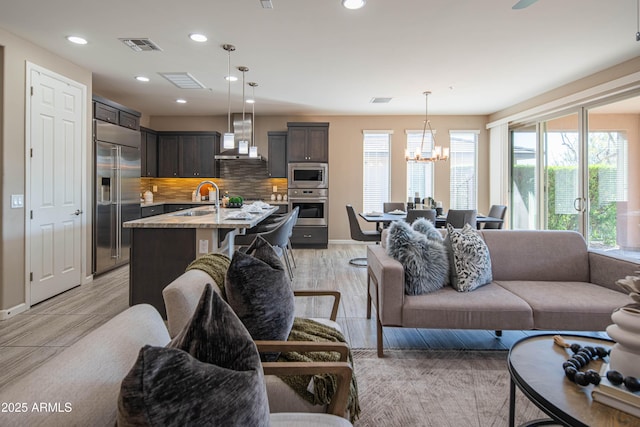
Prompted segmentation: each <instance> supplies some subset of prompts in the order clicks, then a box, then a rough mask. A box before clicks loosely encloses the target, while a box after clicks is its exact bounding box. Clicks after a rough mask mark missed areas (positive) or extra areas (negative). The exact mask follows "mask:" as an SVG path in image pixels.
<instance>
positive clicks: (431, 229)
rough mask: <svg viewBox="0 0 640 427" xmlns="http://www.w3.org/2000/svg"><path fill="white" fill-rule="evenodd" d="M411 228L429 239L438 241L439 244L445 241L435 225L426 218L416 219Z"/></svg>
mask: <svg viewBox="0 0 640 427" xmlns="http://www.w3.org/2000/svg"><path fill="white" fill-rule="evenodd" d="M411 228H413V229H414V230H416V231H417V232H419V233H422V234H424V235H425V236H426V238H427V239H430V240H437V241H439V242H442V240H443V239H444V238H443V237H442V234H441V233H440V232H439V231H438V229H437V228H436V227H435V226H434V225H433V223H432V222H431V221H429V220H428V219H426V218H416V220H415V221H413V224H411Z"/></svg>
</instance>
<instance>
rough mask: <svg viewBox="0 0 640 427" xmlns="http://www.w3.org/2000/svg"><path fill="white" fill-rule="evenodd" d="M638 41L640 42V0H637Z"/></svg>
mask: <svg viewBox="0 0 640 427" xmlns="http://www.w3.org/2000/svg"><path fill="white" fill-rule="evenodd" d="M636 12H637V13H636V28H637V29H638V30H637V31H636V41H637V42H640V0H638V1H636Z"/></svg>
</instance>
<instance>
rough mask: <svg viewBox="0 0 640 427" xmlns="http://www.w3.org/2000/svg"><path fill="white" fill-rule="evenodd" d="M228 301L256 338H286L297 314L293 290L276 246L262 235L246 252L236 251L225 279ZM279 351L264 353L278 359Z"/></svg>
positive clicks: (267, 358) (264, 356) (284, 339)
mask: <svg viewBox="0 0 640 427" xmlns="http://www.w3.org/2000/svg"><path fill="white" fill-rule="evenodd" d="M225 290H226V293H227V301H228V302H229V305H230V306H231V308H233V311H235V313H236V314H237V315H238V317H239V318H240V320H242V323H244V326H245V327H246V328H247V330H248V331H249V333H250V334H251V336H252V337H253V339H254V340H278V341H286V340H287V338H288V337H289V333H290V332H291V327H292V326H293V318H294V314H295V307H294V296H293V289H292V288H291V281H290V280H289V277H288V276H287V272H286V271H285V269H284V266H283V265H282V262H281V261H280V258H279V257H278V255H277V254H276V252H275V251H274V250H273V247H272V246H271V245H270V244H269V242H267V241H266V240H265V239H264V238H263V237H261V236H258V237H256V239H255V240H254V241H253V243H252V244H251V246H249V249H248V250H247V252H246V253H242V252H240V251H236V252H235V254H234V255H233V258H232V259H231V264H230V265H229V269H228V270H227V277H226V281H225ZM278 355H279V354H278V353H263V354H262V357H263V360H266V361H275V360H276V359H277V358H278Z"/></svg>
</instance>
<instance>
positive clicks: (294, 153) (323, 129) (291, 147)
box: [287, 122, 329, 163]
mask: <svg viewBox="0 0 640 427" xmlns="http://www.w3.org/2000/svg"><path fill="white" fill-rule="evenodd" d="M287 127H288V133H287V157H288V161H289V162H319V163H327V162H329V123H325V122H318V123H315V122H289V123H287Z"/></svg>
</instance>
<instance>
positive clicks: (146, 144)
mask: <svg viewBox="0 0 640 427" xmlns="http://www.w3.org/2000/svg"><path fill="white" fill-rule="evenodd" d="M140 176H141V177H156V176H158V134H157V133H156V132H155V131H152V130H151V129H146V128H140Z"/></svg>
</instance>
